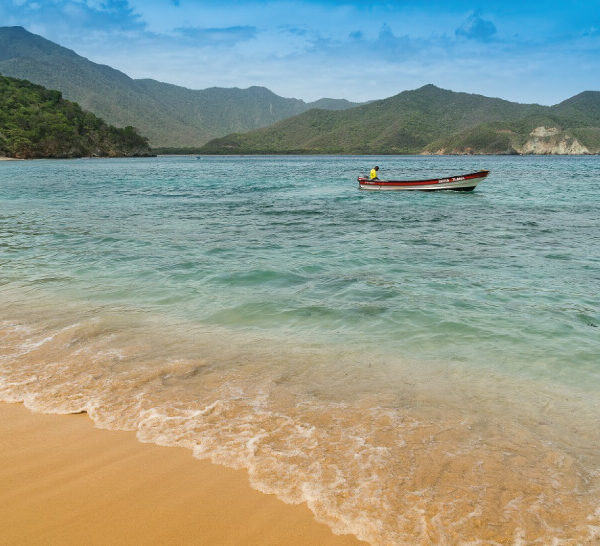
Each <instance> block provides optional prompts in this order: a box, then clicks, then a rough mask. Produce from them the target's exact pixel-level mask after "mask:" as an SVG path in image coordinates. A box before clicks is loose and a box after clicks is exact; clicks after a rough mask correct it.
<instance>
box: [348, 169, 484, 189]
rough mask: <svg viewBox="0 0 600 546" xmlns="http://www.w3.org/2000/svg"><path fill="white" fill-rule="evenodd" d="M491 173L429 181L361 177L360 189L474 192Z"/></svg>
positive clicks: (359, 180) (359, 181)
mask: <svg viewBox="0 0 600 546" xmlns="http://www.w3.org/2000/svg"><path fill="white" fill-rule="evenodd" d="M488 174H490V171H478V172H476V173H470V174H461V175H460V176H450V177H448V178H431V179H428V180H369V179H368V178H365V177H362V176H359V177H358V187H359V188H360V189H361V190H417V191H436V190H454V191H472V190H474V189H475V186H477V184H479V183H480V182H481V181H482V180H483V179H484V178H485V177H486V176H487V175H488Z"/></svg>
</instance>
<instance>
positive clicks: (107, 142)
mask: <svg viewBox="0 0 600 546" xmlns="http://www.w3.org/2000/svg"><path fill="white" fill-rule="evenodd" d="M150 154H151V152H150V149H149V147H148V141H147V139H146V138H144V137H142V136H140V135H139V134H138V133H137V131H136V130H135V129H134V128H133V127H125V128H124V129H117V128H116V127H113V126H112V125H108V124H107V123H105V122H104V121H103V120H101V119H100V118H98V117H96V116H95V115H94V114H92V113H90V112H84V111H83V110H82V109H81V108H80V107H79V105H78V104H76V103H74V102H70V101H67V100H65V99H63V98H62V94H61V93H60V92H59V91H54V90H50V89H46V88H44V87H42V86H40V85H35V84H32V83H31V82H28V81H26V80H17V79H14V78H7V77H4V76H0V155H3V156H7V157H16V158H22V159H30V158H41V157H81V156H111V157H115V156H133V155H150Z"/></svg>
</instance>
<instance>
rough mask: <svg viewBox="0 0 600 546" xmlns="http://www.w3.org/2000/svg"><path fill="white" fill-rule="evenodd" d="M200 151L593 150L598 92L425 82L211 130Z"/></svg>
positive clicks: (599, 126) (599, 127)
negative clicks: (255, 124) (461, 87)
mask: <svg viewBox="0 0 600 546" xmlns="http://www.w3.org/2000/svg"><path fill="white" fill-rule="evenodd" d="M199 153H206V154H598V153H600V92H598V91H586V92H584V93H581V94H579V95H576V96H575V97H572V98H570V99H568V100H566V101H564V102H561V103H560V104H557V105H555V106H541V105H538V104H518V103H514V102H509V101H505V100H501V99H496V98H489V97H484V96H482V95H472V94H468V93H455V92H453V91H447V90H445V89H439V88H438V87H435V86H433V85H426V86H424V87H422V88H420V89H416V90H414V91H405V92H403V93H400V94H398V95H395V96H393V97H390V98H388V99H384V100H379V101H375V102H371V103H369V104H365V105H362V106H358V107H356V108H352V109H350V110H344V111H338V112H327V111H324V110H311V111H309V112H305V113H303V114H300V115H298V116H295V117H292V118H289V119H286V120H283V121H280V122H279V123H276V124H274V125H272V126H270V127H267V128H264V129H258V130H254V131H250V132H248V133H244V134H242V133H234V134H230V135H228V136H225V137H223V138H217V139H214V140H212V141H210V142H209V143H207V144H206V145H205V146H204V147H202V148H201V149H200V150H199Z"/></svg>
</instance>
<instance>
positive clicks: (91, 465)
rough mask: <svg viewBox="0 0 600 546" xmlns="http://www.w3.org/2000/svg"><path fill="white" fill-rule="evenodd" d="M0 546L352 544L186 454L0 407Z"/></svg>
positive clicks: (69, 419) (302, 511) (17, 407)
mask: <svg viewBox="0 0 600 546" xmlns="http://www.w3.org/2000/svg"><path fill="white" fill-rule="evenodd" d="M0 543H2V544H15V545H16V544H19V545H22V544H42V543H43V544H88V545H90V544H113V545H114V544H192V543H193V544H263V545H264V544H332V545H333V544H340V545H341V544H357V543H358V541H357V540H356V539H355V538H354V537H350V536H347V535H346V536H336V535H333V534H332V533H331V531H330V529H329V528H328V527H327V526H326V525H323V524H319V523H317V522H315V521H314V519H313V517H312V514H311V513H310V511H309V510H308V508H307V507H306V505H288V504H284V503H283V502H281V501H279V500H278V499H277V498H276V497H275V496H274V495H265V494H262V493H259V492H257V491H255V490H253V489H251V488H250V486H249V485H248V479H247V476H246V473H245V472H244V471H238V470H231V469H228V468H224V467H221V466H217V465H213V464H212V463H209V462H206V461H199V460H197V459H194V458H193V457H192V456H191V454H190V452H189V450H186V449H181V448H165V447H160V446H156V445H153V444H141V443H139V442H138V441H137V440H136V438H135V435H134V434H132V433H129V432H118V431H107V430H98V429H95V428H94V427H93V424H92V422H91V421H90V420H89V419H88V418H87V416H86V415H85V414H80V415H61V416H59V415H42V414H32V413H31V412H30V411H29V410H27V409H26V408H25V407H23V406H22V405H21V404H0Z"/></svg>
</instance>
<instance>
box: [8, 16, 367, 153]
mask: <svg viewBox="0 0 600 546" xmlns="http://www.w3.org/2000/svg"><path fill="white" fill-rule="evenodd" d="M0 73H1V74H4V75H6V76H12V77H13V78H22V79H26V80H29V81H31V82H34V83H38V84H40V85H43V86H45V87H48V88H50V89H58V90H59V91H61V92H62V93H63V96H64V97H65V98H67V99H69V100H72V101H76V102H77V103H78V104H80V105H81V106H82V108H85V109H86V110H89V111H91V112H93V113H94V114H96V115H97V116H100V117H101V118H102V119H104V120H106V121H107V122H108V123H112V124H113V125H117V126H119V127H123V126H125V125H133V126H134V127H137V128H138V129H139V130H140V131H141V133H142V134H143V135H145V136H147V137H148V139H149V141H150V144H151V145H152V146H160V147H169V148H187V149H189V148H192V147H199V146H202V145H203V144H206V143H207V142H208V141H209V140H211V139H213V138H215V137H220V136H224V135H226V134H228V133H232V132H240V131H248V130H250V129H256V128H258V127H266V126H267V125H271V124H272V123H275V122H276V121H279V120H281V119H284V118H288V117H290V116H294V115H296V114H300V113H301V112H305V111H306V110H309V109H310V108H324V109H328V110H337V109H343V108H350V107H352V106H356V103H351V102H349V101H347V100H344V99H327V98H324V99H320V100H318V101H315V102H311V103H306V102H304V101H303V100H300V99H291V98H284V97H280V96H278V95H276V94H275V93H273V92H272V91H270V90H269V89H266V88H264V87H256V86H254V87H249V88H248V89H237V88H221V87H211V88H209V89H201V90H193V89H187V88H185V87H180V86H178V85H172V84H168V83H162V82H159V81H156V80H150V79H144V80H137V79H133V78H130V77H129V76H127V75H126V74H124V73H123V72H120V71H118V70H115V69H114V68H111V67H110V66H106V65H101V64H97V63H94V62H92V61H90V60H88V59H86V58H84V57H81V56H80V55H78V54H77V53H75V52H74V51H71V50H70V49H67V48H65V47H62V46H60V45H58V44H55V43H54V42H51V41H50V40H46V39H45V38H42V37H41V36H38V35H36V34H32V33H31V32H28V31H27V30H25V29H24V28H22V27H0Z"/></svg>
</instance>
